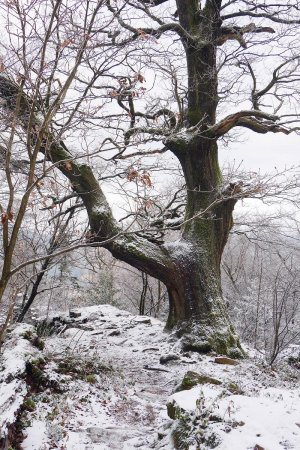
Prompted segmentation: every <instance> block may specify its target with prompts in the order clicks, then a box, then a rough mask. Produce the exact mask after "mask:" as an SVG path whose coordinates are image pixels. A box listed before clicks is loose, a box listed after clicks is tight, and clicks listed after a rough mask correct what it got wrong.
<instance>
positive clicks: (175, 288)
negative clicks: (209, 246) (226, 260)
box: [166, 239, 243, 357]
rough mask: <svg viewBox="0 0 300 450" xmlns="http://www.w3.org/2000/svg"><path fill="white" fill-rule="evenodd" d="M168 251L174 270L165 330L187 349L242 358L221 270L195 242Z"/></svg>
mask: <svg viewBox="0 0 300 450" xmlns="http://www.w3.org/2000/svg"><path fill="white" fill-rule="evenodd" d="M168 250H169V252H170V256H171V257H172V259H173V265H174V271H173V274H171V277H170V283H169V286H168V294H169V302H170V307H169V317H168V321H167V325H166V328H167V329H169V330H176V333H177V335H178V336H179V337H182V345H183V348H184V349H185V350H194V351H199V352H209V351H212V350H214V351H216V352H218V353H222V354H229V355H231V356H234V357H239V356H242V354H243V352H242V350H241V347H240V344H239V340H238V337H237V335H236V334H235V332H234V329H233V327H232V326H231V324H230V320H229V317H228V313H227V311H226V307H225V305H224V301H223V297H222V289H221V280H220V273H219V270H218V269H217V270H216V268H215V267H213V265H212V264H211V261H210V258H209V257H208V256H207V254H206V252H205V251H201V249H199V246H198V244H196V245H195V244H194V243H193V242H192V241H184V240H183V239H182V240H180V241H179V242H176V243H175V244H173V245H169V246H168Z"/></svg>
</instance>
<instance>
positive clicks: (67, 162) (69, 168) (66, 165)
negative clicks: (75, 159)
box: [65, 161, 72, 172]
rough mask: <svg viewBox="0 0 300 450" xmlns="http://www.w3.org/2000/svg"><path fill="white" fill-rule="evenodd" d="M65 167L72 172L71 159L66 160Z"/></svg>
mask: <svg viewBox="0 0 300 450" xmlns="http://www.w3.org/2000/svg"><path fill="white" fill-rule="evenodd" d="M65 168H66V169H67V170H68V171H69V172H72V164H71V161H66V162H65Z"/></svg>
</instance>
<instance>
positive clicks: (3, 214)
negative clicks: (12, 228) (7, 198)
mask: <svg viewBox="0 0 300 450" xmlns="http://www.w3.org/2000/svg"><path fill="white" fill-rule="evenodd" d="M7 222H8V214H7V213H2V214H1V223H2V225H5V224H6V223H7Z"/></svg>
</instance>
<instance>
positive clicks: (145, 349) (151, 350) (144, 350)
mask: <svg viewBox="0 0 300 450" xmlns="http://www.w3.org/2000/svg"><path fill="white" fill-rule="evenodd" d="M158 351H159V348H157V347H147V348H144V349H143V350H142V352H143V353H145V352H158Z"/></svg>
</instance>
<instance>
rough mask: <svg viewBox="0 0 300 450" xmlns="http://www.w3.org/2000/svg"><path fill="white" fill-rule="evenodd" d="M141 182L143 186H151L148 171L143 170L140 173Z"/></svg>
mask: <svg viewBox="0 0 300 450" xmlns="http://www.w3.org/2000/svg"><path fill="white" fill-rule="evenodd" d="M141 182H142V183H143V185H144V186H147V187H152V181H151V178H150V175H149V173H148V172H143V174H142V175H141Z"/></svg>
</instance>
